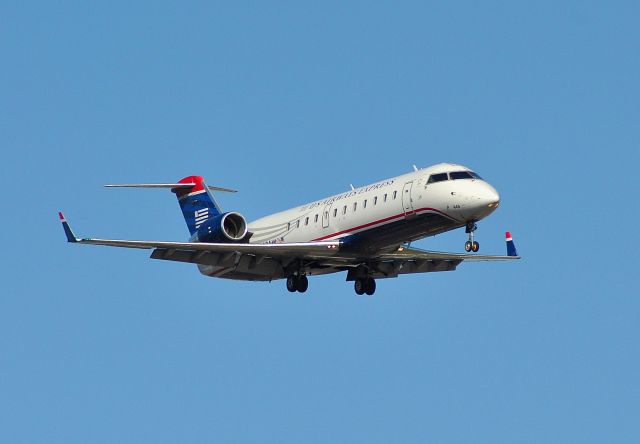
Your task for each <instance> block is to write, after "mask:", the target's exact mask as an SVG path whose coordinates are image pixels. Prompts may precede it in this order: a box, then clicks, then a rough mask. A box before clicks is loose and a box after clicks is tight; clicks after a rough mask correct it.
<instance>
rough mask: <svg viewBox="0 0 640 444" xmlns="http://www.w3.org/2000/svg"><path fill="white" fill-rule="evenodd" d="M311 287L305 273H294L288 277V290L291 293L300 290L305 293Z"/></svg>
mask: <svg viewBox="0 0 640 444" xmlns="http://www.w3.org/2000/svg"><path fill="white" fill-rule="evenodd" d="M307 288H309V280H308V279H307V277H306V276H305V275H304V274H292V275H291V276H289V277H288V278H287V290H289V291H290V292H291V293H293V292H295V291H298V292H300V293H304V292H305V291H307Z"/></svg>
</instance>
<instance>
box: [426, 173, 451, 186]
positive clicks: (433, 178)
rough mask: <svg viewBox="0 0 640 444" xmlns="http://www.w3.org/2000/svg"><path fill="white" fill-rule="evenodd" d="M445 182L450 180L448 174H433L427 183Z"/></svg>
mask: <svg viewBox="0 0 640 444" xmlns="http://www.w3.org/2000/svg"><path fill="white" fill-rule="evenodd" d="M445 180H449V177H448V176H447V173H438V174H432V175H431V176H430V177H429V180H428V181H427V183H428V184H429V183H436V182H442V181H445Z"/></svg>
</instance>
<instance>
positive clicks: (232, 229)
mask: <svg viewBox="0 0 640 444" xmlns="http://www.w3.org/2000/svg"><path fill="white" fill-rule="evenodd" d="M106 186H107V187H130V188H167V189H170V190H171V191H172V192H173V193H174V194H175V195H176V197H177V199H178V203H179V205H180V209H181V210H182V214H183V216H184V219H185V221H186V224H187V227H188V229H189V233H190V234H191V237H190V238H189V240H188V241H186V242H169V241H153V240H151V241H146V240H117V239H95V238H78V237H76V236H75V235H74V234H73V231H72V230H71V227H70V226H69V223H68V222H67V221H66V219H65V217H64V215H63V214H62V213H59V216H60V220H61V222H62V226H63V228H64V231H65V234H66V236H67V240H68V241H69V242H71V243H74V244H91V245H106V246H112V247H125V248H142V249H151V250H153V251H152V253H151V258H152V259H160V260H167V261H178V262H189V263H193V264H196V265H197V266H198V270H199V271H200V273H202V274H203V275H205V276H211V277H218V278H226V279H238V280H249V281H272V280H276V279H286V286H287V290H289V291H290V292H296V291H297V292H300V293H304V292H305V291H306V290H307V287H308V285H309V281H308V276H316V275H322V274H329V273H337V272H346V280H347V281H352V282H354V289H355V292H356V294H358V295H362V294H365V293H366V294H367V295H372V294H374V292H375V290H376V279H385V278H395V277H398V276H399V275H401V274H409V273H430V272H437V271H451V270H455V269H456V267H457V266H458V265H459V264H460V263H461V262H463V261H505V260H514V259H519V258H520V256H518V253H517V252H516V248H515V245H514V243H513V240H512V238H511V235H510V233H509V232H507V233H506V238H507V239H506V241H507V254H506V255H504V256H487V255H479V254H476V253H477V252H478V250H479V248H480V244H479V243H478V241H476V240H475V237H474V233H475V231H476V228H477V222H478V221H480V220H482V219H484V218H485V217H487V216H489V215H490V214H491V213H493V212H494V211H495V210H496V208H498V205H499V204H500V196H499V195H498V192H497V191H496V189H495V188H494V187H493V186H491V185H490V184H489V183H488V182H487V181H486V180H484V179H483V178H482V177H480V176H479V175H478V174H477V173H475V172H474V171H472V170H471V169H469V168H466V167H464V166H462V165H455V164H448V163H442V164H438V165H434V166H431V167H428V168H424V169H418V168H417V167H415V166H414V168H413V171H412V172H410V173H408V174H404V175H401V176H397V177H393V178H391V179H386V180H382V181H380V182H376V183H373V184H371V185H366V186H363V187H360V188H355V187H353V186H351V189H350V190H348V191H346V192H343V193H340V194H337V195H335V196H331V197H327V198H324V199H320V200H317V201H314V202H311V203H307V204H304V205H301V206H298V207H295V208H292V209H289V210H286V211H282V212H279V213H275V214H272V215H269V216H266V217H263V218H261V219H258V220H255V221H253V222H250V223H248V222H247V221H246V219H245V218H244V217H243V216H242V215H241V214H240V213H238V212H234V211H231V212H223V211H222V209H221V208H220V205H218V203H217V202H216V200H215V198H214V196H213V194H212V192H235V191H234V190H230V189H228V188H222V187H215V186H207V185H206V184H205V183H204V180H203V178H202V177H201V176H188V177H185V178H183V179H181V180H180V181H178V182H177V183H151V184H119V185H106ZM459 228H464V229H465V232H466V233H467V234H468V239H467V241H466V242H465V244H464V249H465V251H466V253H444V252H438V251H427V250H423V249H418V248H414V247H411V246H410V244H411V242H413V241H416V240H418V239H422V238H425V237H429V236H435V235H437V234H440V233H444V232H447V231H450V230H455V229H459Z"/></svg>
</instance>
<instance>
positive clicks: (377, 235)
mask: <svg viewBox="0 0 640 444" xmlns="http://www.w3.org/2000/svg"><path fill="white" fill-rule="evenodd" d="M461 226H462V225H461V224H460V223H458V222H455V221H452V220H451V219H448V218H446V217H444V216H441V215H440V214H436V213H425V214H420V215H417V216H413V217H411V218H408V219H402V220H398V221H395V222H391V223H388V224H386V225H382V226H379V227H375V228H371V229H368V230H366V231H362V232H360V233H357V234H354V235H351V236H347V237H345V238H344V242H345V247H343V250H345V251H357V252H362V253H365V254H366V253H374V252H379V251H382V250H385V249H388V248H396V247H397V246H398V245H400V244H403V243H405V242H408V241H412V240H417V239H422V238H424V237H428V236H435V235H436V234H440V233H444V232H446V231H449V230H453V229H455V228H458V227H461Z"/></svg>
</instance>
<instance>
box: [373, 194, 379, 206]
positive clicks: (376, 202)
mask: <svg viewBox="0 0 640 444" xmlns="http://www.w3.org/2000/svg"><path fill="white" fill-rule="evenodd" d="M373 204H374V205H377V204H378V196H376V197H374V198H373Z"/></svg>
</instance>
